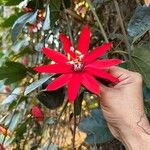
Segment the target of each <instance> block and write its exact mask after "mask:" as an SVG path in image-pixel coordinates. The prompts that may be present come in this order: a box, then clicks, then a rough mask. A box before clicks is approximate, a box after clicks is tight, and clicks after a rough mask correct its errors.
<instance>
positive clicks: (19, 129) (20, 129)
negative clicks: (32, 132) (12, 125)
mask: <svg viewBox="0 0 150 150" xmlns="http://www.w3.org/2000/svg"><path fill="white" fill-rule="evenodd" d="M27 123H28V122H23V123H21V124H19V125H18V127H17V128H16V130H15V138H14V140H13V142H19V141H20V140H21V139H22V138H23V135H24V133H25V132H26V130H27Z"/></svg>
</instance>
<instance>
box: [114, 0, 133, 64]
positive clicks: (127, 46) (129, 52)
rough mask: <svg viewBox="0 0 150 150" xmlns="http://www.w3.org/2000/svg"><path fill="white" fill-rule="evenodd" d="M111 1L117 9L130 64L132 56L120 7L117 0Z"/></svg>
mask: <svg viewBox="0 0 150 150" xmlns="http://www.w3.org/2000/svg"><path fill="white" fill-rule="evenodd" d="M113 1H114V4H115V8H116V11H117V15H118V18H119V23H120V27H121V30H122V33H123V35H124V40H125V45H126V48H127V51H128V54H129V62H130V64H131V61H132V60H131V59H132V58H131V47H130V43H129V41H128V36H127V34H126V30H125V27H124V24H123V19H122V16H121V13H120V8H119V5H118V2H117V0H113ZM130 67H131V66H130Z"/></svg>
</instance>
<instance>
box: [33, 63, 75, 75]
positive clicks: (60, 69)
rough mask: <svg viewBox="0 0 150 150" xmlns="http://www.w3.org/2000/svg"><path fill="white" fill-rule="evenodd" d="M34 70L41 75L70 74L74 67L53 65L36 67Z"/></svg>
mask: <svg viewBox="0 0 150 150" xmlns="http://www.w3.org/2000/svg"><path fill="white" fill-rule="evenodd" d="M34 70H35V71H37V72H41V73H42V72H44V73H70V72H72V66H71V65H70V64H52V65H43V66H39V67H35V68H34Z"/></svg>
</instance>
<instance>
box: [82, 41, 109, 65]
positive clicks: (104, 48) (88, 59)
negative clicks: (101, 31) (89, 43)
mask: <svg viewBox="0 0 150 150" xmlns="http://www.w3.org/2000/svg"><path fill="white" fill-rule="evenodd" d="M111 47H112V43H105V44H103V45H101V46H100V47H97V48H95V49H93V50H92V51H91V53H89V54H87V55H86V56H85V57H84V59H83V61H84V62H86V63H90V62H92V61H94V60H95V59H97V58H98V57H100V56H102V55H103V54H105V53H106V51H108V50H109V49H110V48H111Z"/></svg>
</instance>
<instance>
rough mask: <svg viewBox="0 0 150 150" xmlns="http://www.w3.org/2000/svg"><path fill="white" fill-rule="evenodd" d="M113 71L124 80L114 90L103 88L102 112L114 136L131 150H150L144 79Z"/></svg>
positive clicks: (114, 68)
mask: <svg viewBox="0 0 150 150" xmlns="http://www.w3.org/2000/svg"><path fill="white" fill-rule="evenodd" d="M109 72H110V73H111V74H112V75H114V76H115V77H117V78H118V79H119V81H120V82H119V83H118V84H116V85H115V86H111V87H106V86H104V85H101V109H102V111H103V114H104V117H105V119H106V121H107V123H108V127H109V129H110V131H111V133H112V134H113V135H114V137H116V138H117V139H118V140H120V141H121V142H122V143H123V145H124V146H125V147H126V149H127V150H150V125H149V122H148V119H147V117H146V114H145V111H144V104H143V94H142V76H141V75H140V74H139V73H136V72H131V71H128V70H125V69H123V68H120V67H112V68H110V69H109Z"/></svg>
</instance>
